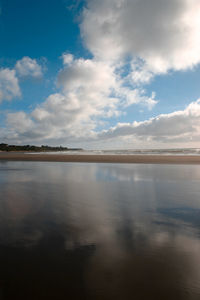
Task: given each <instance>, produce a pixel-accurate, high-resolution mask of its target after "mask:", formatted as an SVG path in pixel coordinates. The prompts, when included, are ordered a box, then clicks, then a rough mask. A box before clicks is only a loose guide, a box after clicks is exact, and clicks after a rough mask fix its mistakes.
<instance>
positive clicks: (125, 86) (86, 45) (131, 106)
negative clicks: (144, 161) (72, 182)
mask: <svg viewBox="0 0 200 300" xmlns="http://www.w3.org/2000/svg"><path fill="white" fill-rule="evenodd" d="M0 8H1V9H0V37H1V42H0V142H7V143H16V144H25V143H26V144H27V143H29V144H38V145H40V144H44V143H48V144H51V145H58V144H59V145H60V144H62V145H65V146H81V147H84V148H113V147H114V148H174V147H199V146H200V144H199V141H200V119H199V118H200V103H199V100H198V99H199V98H200V84H199V78H200V65H199V63H200V37H199V34H198V32H199V30H200V22H199V19H200V3H199V1H198V0H190V1H189V0H182V1H179V0H169V1H167V2H166V1H160V0H149V1H148V2H147V1H146V0H140V1H136V0H87V1H70V0H48V1H47V0H43V1H39V0H34V1H33V0H30V1H25V0H0Z"/></svg>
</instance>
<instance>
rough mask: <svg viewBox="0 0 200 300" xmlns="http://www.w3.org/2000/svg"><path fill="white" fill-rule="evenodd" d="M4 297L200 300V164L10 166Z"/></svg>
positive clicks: (2, 183)
mask: <svg viewBox="0 0 200 300" xmlns="http://www.w3.org/2000/svg"><path fill="white" fill-rule="evenodd" d="M198 151H199V150H198ZM106 153H107V152H106ZM123 153H124V152H123ZM0 299H3V300H7V299H12V300H18V299H20V300H23V299H26V300H27V299H29V300H32V299H37V300H40V299H41V300H44V299H48V300H51V299H54V300H55V299H56V300H62V299H63V300H64V299H65V300H66V299H73V300H76V299H77V300H80V299H87V300H112V299H113V300H129V299H130V300H132V299H136V300H147V299H148V300H173V299H174V300H199V299H200V166H199V165H162V164H147V165H146V164H112V163H110V164H106V163H101V164H97V163H90V164H88V163H64V162H20V161H17V162H11V161H0Z"/></svg>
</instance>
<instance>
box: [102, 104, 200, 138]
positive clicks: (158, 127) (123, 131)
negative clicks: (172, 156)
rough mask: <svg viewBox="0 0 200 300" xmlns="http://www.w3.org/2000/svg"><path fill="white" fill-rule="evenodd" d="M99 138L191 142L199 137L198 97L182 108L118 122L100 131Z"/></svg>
mask: <svg viewBox="0 0 200 300" xmlns="http://www.w3.org/2000/svg"><path fill="white" fill-rule="evenodd" d="M98 137H99V138H100V139H110V138H119V137H128V138H129V139H132V141H134V139H135V140H137V139H141V140H144V141H145V140H146V139H148V140H149V141H150V140H151V141H161V142H169V141H170V142H178V141H180V142H185V143H187V142H191V141H192V140H195V141H196V140H197V139H199V138H200V99H199V100H197V101H196V102H192V103H190V104H189V105H188V106H187V107H186V108H185V109H184V110H182V111H175V112H173V113H170V114H162V115H159V116H157V117H155V118H151V119H149V120H146V121H143V122H136V121H135V122H133V123H125V124H123V123H119V124H118V125H117V126H115V127H113V128H111V129H109V130H107V131H103V132H101V133H100V134H99V135H98Z"/></svg>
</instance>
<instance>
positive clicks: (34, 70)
mask: <svg viewBox="0 0 200 300" xmlns="http://www.w3.org/2000/svg"><path fill="white" fill-rule="evenodd" d="M15 69H16V71H17V74H18V75H19V76H20V77H34V78H40V77H42V75H43V73H42V67H41V66H40V65H39V64H38V63H37V60H36V59H32V58H30V57H28V56H24V57H23V58H22V59H20V60H18V61H17V62H16V65H15Z"/></svg>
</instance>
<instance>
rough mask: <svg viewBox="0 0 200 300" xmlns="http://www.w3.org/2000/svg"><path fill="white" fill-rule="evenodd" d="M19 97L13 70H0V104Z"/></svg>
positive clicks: (19, 93) (18, 88) (17, 84)
mask: <svg viewBox="0 0 200 300" xmlns="http://www.w3.org/2000/svg"><path fill="white" fill-rule="evenodd" d="M20 95H21V92H20V87H19V83H18V78H17V77H16V72H15V70H10V69H8V68H5V69H0V102H1V101H3V100H12V99H13V98H15V97H19V96H20Z"/></svg>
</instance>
